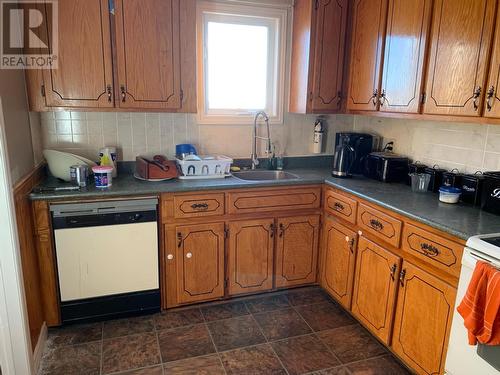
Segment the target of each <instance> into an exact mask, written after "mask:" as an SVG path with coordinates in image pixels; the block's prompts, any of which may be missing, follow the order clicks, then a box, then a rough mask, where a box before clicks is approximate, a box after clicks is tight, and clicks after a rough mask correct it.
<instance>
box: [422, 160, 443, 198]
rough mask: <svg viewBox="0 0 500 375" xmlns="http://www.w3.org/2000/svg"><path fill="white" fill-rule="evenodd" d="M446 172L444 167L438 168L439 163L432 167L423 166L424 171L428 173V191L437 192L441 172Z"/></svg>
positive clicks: (441, 176) (440, 183)
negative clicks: (429, 176) (429, 177)
mask: <svg viewBox="0 0 500 375" xmlns="http://www.w3.org/2000/svg"><path fill="white" fill-rule="evenodd" d="M445 172H447V171H446V169H441V168H439V165H434V166H433V167H432V168H425V170H424V173H427V174H430V175H431V179H430V181H429V187H428V190H429V191H433V192H434V193H437V192H438V191H439V188H440V187H441V185H442V182H443V174H444V173H445Z"/></svg>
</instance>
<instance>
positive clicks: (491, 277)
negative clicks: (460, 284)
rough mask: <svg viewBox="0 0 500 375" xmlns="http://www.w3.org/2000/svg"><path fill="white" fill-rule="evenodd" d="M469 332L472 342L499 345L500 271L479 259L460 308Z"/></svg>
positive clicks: (458, 309)
mask: <svg viewBox="0 0 500 375" xmlns="http://www.w3.org/2000/svg"><path fill="white" fill-rule="evenodd" d="M457 311H458V312H459V313H460V315H462V317H463V318H464V325H465V328H467V330H468V333H469V344H470V345H476V344H477V342H478V341H479V342H480V343H481V344H486V345H500V271H499V270H497V269H496V268H494V267H493V266H491V265H490V264H489V263H487V262H481V261H479V262H477V264H476V268H475V269H474V273H473V274H472V279H471V280H470V282H469V287H468V288H467V292H466V293H465V297H464V299H463V300H462V302H461V303H460V305H459V306H458V308H457Z"/></svg>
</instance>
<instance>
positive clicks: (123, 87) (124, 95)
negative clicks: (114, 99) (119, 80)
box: [120, 85, 127, 103]
mask: <svg viewBox="0 0 500 375" xmlns="http://www.w3.org/2000/svg"><path fill="white" fill-rule="evenodd" d="M120 93H121V95H122V102H124V103H125V99H126V98H127V95H126V94H125V86H124V85H121V86H120Z"/></svg>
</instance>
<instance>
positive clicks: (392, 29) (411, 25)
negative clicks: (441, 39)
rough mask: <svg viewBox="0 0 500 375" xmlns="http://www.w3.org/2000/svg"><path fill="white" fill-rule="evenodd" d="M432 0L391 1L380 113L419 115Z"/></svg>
mask: <svg viewBox="0 0 500 375" xmlns="http://www.w3.org/2000/svg"><path fill="white" fill-rule="evenodd" d="M431 8H432V7H431V0H389V11H388V16H387V31H386V36H385V47H384V51H385V52H384V68H383V74H382V91H381V93H380V111H383V112H406V113H418V112H419V108H420V103H421V94H422V73H423V68H424V58H425V52H426V39H427V34H428V29H429V23H430V15H431Z"/></svg>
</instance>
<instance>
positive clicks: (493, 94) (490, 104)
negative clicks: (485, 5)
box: [484, 7, 500, 118]
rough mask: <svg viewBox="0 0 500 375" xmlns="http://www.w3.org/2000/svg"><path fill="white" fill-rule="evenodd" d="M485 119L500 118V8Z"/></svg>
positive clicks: (499, 10) (487, 87) (487, 86)
mask: <svg viewBox="0 0 500 375" xmlns="http://www.w3.org/2000/svg"><path fill="white" fill-rule="evenodd" d="M486 90H487V91H486V108H485V110H484V117H494V118H500V7H498V12H497V24H496V27H495V39H493V51H492V55H491V62H490V75H489V77H488V82H487V85H486Z"/></svg>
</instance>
